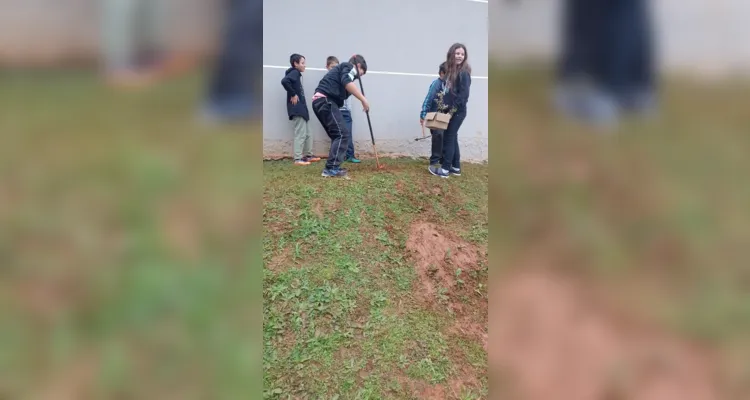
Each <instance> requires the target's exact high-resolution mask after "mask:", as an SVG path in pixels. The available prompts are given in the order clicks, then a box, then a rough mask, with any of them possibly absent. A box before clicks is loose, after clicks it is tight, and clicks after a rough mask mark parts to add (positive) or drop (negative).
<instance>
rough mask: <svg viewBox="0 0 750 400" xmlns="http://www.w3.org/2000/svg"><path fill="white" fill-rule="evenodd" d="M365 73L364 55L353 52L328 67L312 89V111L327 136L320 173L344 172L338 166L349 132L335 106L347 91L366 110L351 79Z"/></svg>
mask: <svg viewBox="0 0 750 400" xmlns="http://www.w3.org/2000/svg"><path fill="white" fill-rule="evenodd" d="M366 73H367V62H366V61H365V58H364V57H362V56H361V55H359V54H355V55H354V56H352V58H350V59H349V62H343V63H341V64H339V65H337V66H335V67H333V68H331V69H330V70H329V71H328V73H326V74H325V76H323V79H321V80H320V83H319V84H318V87H317V89H315V94H314V95H313V102H312V108H313V112H314V113H315V116H316V117H318V120H319V121H320V123H321V124H322V125H323V128H324V129H325V131H326V133H327V134H328V137H330V138H331V150H330V152H329V154H328V160H326V166H325V169H323V173H322V176H324V177H345V176H346V170H345V169H342V168H341V167H340V166H341V163H342V162H344V159H345V157H346V150H347V147H348V145H349V141H350V140H351V139H352V133H351V132H350V131H349V129H348V128H347V127H346V123H345V122H344V118H343V116H342V115H341V111H340V110H339V109H340V108H341V106H343V105H344V101H345V100H346V99H347V98H349V95H354V97H356V98H357V99H358V100H359V101H360V102H361V103H362V108H363V109H364V110H365V111H369V110H370V104H369V103H368V102H367V99H366V98H365V96H363V95H362V92H360V91H359V88H357V85H356V84H355V83H354V81H355V80H356V79H359V78H361V77H362V76H363V75H364V74H366Z"/></svg>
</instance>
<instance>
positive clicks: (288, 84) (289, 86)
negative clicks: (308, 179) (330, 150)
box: [281, 53, 320, 165]
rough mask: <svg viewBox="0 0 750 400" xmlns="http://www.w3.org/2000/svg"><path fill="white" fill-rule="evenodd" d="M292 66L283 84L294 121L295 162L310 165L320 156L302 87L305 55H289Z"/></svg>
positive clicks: (290, 114)
mask: <svg viewBox="0 0 750 400" xmlns="http://www.w3.org/2000/svg"><path fill="white" fill-rule="evenodd" d="M289 63H290V64H291V65H292V66H291V68H289V69H287V70H286V74H285V76H284V79H282V80H281V85H282V86H283V87H284V89H285V90H286V111H287V113H288V114H289V120H290V121H293V123H294V164H295V165H310V163H311V162H315V161H320V158H319V157H315V156H313V153H312V146H313V140H312V135H310V129H309V128H308V126H307V122H308V120H309V119H310V114H309V112H308V111H307V102H306V101H305V90H304V89H303V88H302V73H303V72H305V57H304V56H302V55H299V54H296V53H295V54H292V55H291V57H289Z"/></svg>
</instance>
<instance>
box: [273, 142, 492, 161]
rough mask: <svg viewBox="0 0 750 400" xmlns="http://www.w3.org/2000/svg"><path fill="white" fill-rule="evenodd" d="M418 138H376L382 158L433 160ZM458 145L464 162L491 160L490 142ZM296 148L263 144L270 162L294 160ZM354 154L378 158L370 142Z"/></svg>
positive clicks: (323, 145)
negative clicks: (293, 154) (287, 158)
mask: <svg viewBox="0 0 750 400" xmlns="http://www.w3.org/2000/svg"><path fill="white" fill-rule="evenodd" d="M414 138H416V136H415V137H414ZM414 138H412V140H409V141H406V140H403V139H398V140H395V139H391V140H387V139H386V140H378V139H377V138H375V144H376V145H377V147H378V155H379V156H382V157H415V156H424V157H429V156H430V139H426V140H420V141H418V142H417V141H414V140H413V139H414ZM330 143H331V142H330V141H327V140H316V141H315V143H314V144H313V152H314V153H315V154H316V155H320V156H323V155H327V154H328V150H329V146H330ZM458 143H459V145H460V146H461V161H466V162H471V163H482V162H486V161H487V160H488V158H489V155H488V148H489V146H488V140H487V138H472V137H467V138H461V137H459V139H458ZM293 147H294V143H293V141H292V140H291V139H290V140H264V141H263V153H264V154H265V157H267V158H273V159H277V158H283V157H290V158H291V157H292V149H293ZM354 150H355V153H356V154H357V156H360V155H362V156H372V155H373V154H374V153H373V151H372V141H370V140H355V141H354Z"/></svg>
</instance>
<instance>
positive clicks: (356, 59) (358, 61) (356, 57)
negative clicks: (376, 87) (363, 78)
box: [349, 54, 367, 73]
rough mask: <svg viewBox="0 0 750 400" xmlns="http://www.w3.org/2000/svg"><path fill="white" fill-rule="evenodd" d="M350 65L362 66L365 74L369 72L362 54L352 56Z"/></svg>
mask: <svg viewBox="0 0 750 400" xmlns="http://www.w3.org/2000/svg"><path fill="white" fill-rule="evenodd" d="M349 63H350V64H352V65H357V64H360V65H361V66H362V69H363V73H366V72H367V61H365V57H363V56H362V55H361V54H355V55H353V56H352V58H350V59H349Z"/></svg>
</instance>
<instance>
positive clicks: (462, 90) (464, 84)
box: [456, 72, 471, 107]
mask: <svg viewBox="0 0 750 400" xmlns="http://www.w3.org/2000/svg"><path fill="white" fill-rule="evenodd" d="M458 85H459V90H458V93H456V105H458V106H461V107H465V106H466V103H468V102H469V92H470V91H471V75H469V73H468V72H462V73H461V75H460V76H459V82H458Z"/></svg>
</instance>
